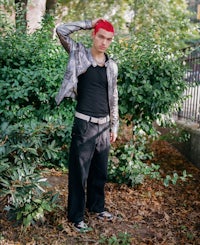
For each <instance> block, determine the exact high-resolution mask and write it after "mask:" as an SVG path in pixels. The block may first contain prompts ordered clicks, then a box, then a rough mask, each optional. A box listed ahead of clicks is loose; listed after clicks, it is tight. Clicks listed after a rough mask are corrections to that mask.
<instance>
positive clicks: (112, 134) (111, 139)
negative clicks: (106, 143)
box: [110, 132, 117, 143]
mask: <svg viewBox="0 0 200 245" xmlns="http://www.w3.org/2000/svg"><path fill="white" fill-rule="evenodd" d="M116 139H117V134H115V133H113V132H111V133H110V143H113V142H115V140H116Z"/></svg>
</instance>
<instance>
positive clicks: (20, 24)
mask: <svg viewBox="0 0 200 245" xmlns="http://www.w3.org/2000/svg"><path fill="white" fill-rule="evenodd" d="M27 3H28V0H15V25H16V29H17V30H21V31H26V28H27V21H26V12H27Z"/></svg>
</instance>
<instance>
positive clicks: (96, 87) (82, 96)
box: [76, 66, 109, 117]
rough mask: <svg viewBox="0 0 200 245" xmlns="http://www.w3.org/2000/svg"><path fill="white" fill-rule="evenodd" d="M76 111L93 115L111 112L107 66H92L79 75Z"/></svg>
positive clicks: (97, 115)
mask: <svg viewBox="0 0 200 245" xmlns="http://www.w3.org/2000/svg"><path fill="white" fill-rule="evenodd" d="M77 94H78V96H77V107H76V111H78V112H81V113H83V114H86V115H89V116H93V117H105V116H107V115H108V114H109V104H108V79H107V75H106V67H105V66H103V67H101V66H96V67H93V66H90V67H89V68H88V69H87V71H86V72H85V73H83V74H81V75H80V76H79V77H78V85H77Z"/></svg>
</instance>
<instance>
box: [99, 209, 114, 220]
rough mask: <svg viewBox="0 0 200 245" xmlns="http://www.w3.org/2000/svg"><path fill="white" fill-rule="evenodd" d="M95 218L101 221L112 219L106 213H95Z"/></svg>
mask: <svg viewBox="0 0 200 245" xmlns="http://www.w3.org/2000/svg"><path fill="white" fill-rule="evenodd" d="M97 218H98V219H101V220H106V221H110V220H112V219H113V215H112V214H111V213H109V212H107V211H103V212H101V213H97Z"/></svg>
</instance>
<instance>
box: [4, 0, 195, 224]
mask: <svg viewBox="0 0 200 245" xmlns="http://www.w3.org/2000/svg"><path fill="white" fill-rule="evenodd" d="M4 2H5V1H4ZM89 2H90V5H88V7H87V8H83V7H85V5H84V4H86V6H87V4H89ZM156 2H158V1H156ZM66 3H67V4H68V9H67V11H68V12H67V14H65V16H64V17H67V18H68V19H66V18H63V20H65V21H67V20H70V21H72V20H75V18H77V13H81V14H79V17H80V19H81V18H82V19H83V18H93V17H94V16H96V15H97V14H99V13H101V14H102V15H101V16H103V17H108V16H109V17H110V19H111V20H113V22H114V23H115V24H116V28H117V33H118V35H116V38H115V40H114V42H113V43H112V46H111V48H110V50H109V54H110V55H111V56H112V57H113V58H114V59H115V60H116V61H117V62H118V65H119V82H118V88H119V109H120V116H121V119H123V120H126V121H127V122H129V123H132V126H133V135H132V138H131V141H130V143H129V144H127V145H126V146H124V147H121V148H119V149H118V150H116V151H114V155H113V157H115V158H117V159H118V161H113V158H111V160H110V165H109V172H110V173H111V177H112V178H111V179H112V180H114V179H115V180H118V182H120V183H122V182H125V183H127V184H130V185H135V184H139V183H142V182H143V181H144V177H145V175H152V172H153V171H154V170H156V171H157V170H158V167H156V166H154V165H152V166H150V168H148V166H147V164H146V160H147V159H148V158H150V157H151V154H149V152H148V149H147V147H146V146H147V143H148V142H149V139H150V138H151V137H155V135H156V131H155V130H154V128H153V122H154V121H155V120H157V119H162V118H163V115H164V114H165V115H166V113H169V112H171V110H172V109H174V105H175V104H178V101H180V100H181V98H182V93H183V91H184V88H185V83H184V80H183V75H184V67H183V62H182V57H183V53H181V52H178V50H179V49H180V48H182V47H183V41H184V40H186V38H187V37H188V35H189V34H192V33H193V31H194V27H193V26H192V25H191V23H190V21H189V17H188V11H187V9H186V5H185V1H178V0H177V1H167V3H166V2H165V1H159V4H158V5H156V4H155V2H153V1H135V2H134V3H130V2H129V1H120V2H117V5H115V2H114V1H107V2H105V1H103V2H101V4H100V3H96V2H94V1H81V2H80V1H78V2H77V1H73V3H72V1H69V2H66ZM60 4H61V3H60ZM76 4H77V5H76ZM102 4H105V6H107V7H108V9H106V11H105V12H104V11H103V13H102V11H101V10H102ZM160 4H163V6H164V7H165V10H166V14H165V15H164V12H161V13H160V6H161V5H160ZM172 5H173V15H170V13H172V11H171V8H172ZM60 6H62V5H60ZM179 6H181V11H180V8H179ZM5 7H6V6H5ZM7 7H9V6H7ZM75 7H76V8H75ZM79 9H85V11H80V12H79ZM94 9H95V11H93V10H94ZM131 9H132V10H133V11H134V12H135V15H134V18H133V17H132V19H130V23H128V24H127V23H126V21H125V20H124V19H123V18H122V16H123V14H122V13H125V12H126V11H128V10H129V11H130V10H131ZM58 10H59V9H58ZM73 10H76V11H77V12H74V11H73ZM107 10H108V11H107ZM111 10H112V11H111ZM156 10H157V11H156ZM18 11H20V10H19V9H18ZM110 11H111V12H110ZM1 12H2V11H1ZM177 12H178V13H179V14H176V13H177ZM144 16H146V18H143V17H144ZM1 17H2V19H3V20H4V21H3V22H2V23H3V25H1V29H0V32H1V33H0V34H1V36H0V47H1V48H0V97H1V101H0V125H1V128H0V156H1V164H2V166H1V168H0V171H1V179H0V186H1V189H2V190H3V192H1V194H2V195H11V194H12V191H13V190H14V193H15V194H17V195H16V196H18V197H21V196H23V195H24V196H25V198H24V199H22V202H20V205H18V204H19V202H18V201H16V202H14V197H12V198H11V200H12V201H11V204H9V205H10V206H9V208H8V211H9V210H14V213H15V214H16V213H18V215H17V216H16V217H15V218H17V217H18V218H19V219H23V223H24V224H25V225H27V224H28V225H29V224H30V223H31V222H32V221H34V220H35V219H37V218H38V217H41V216H42V215H43V214H44V212H45V211H46V210H49V209H50V208H48V205H50V204H49V199H48V198H49V197H47V196H43V192H41V193H38V191H37V188H38V186H37V182H38V178H39V177H38V175H34V173H36V172H37V171H38V169H40V167H41V166H42V167H52V166H53V167H62V168H66V167H67V155H68V149H69V144H70V139H71V136H70V132H71V126H72V123H73V112H74V105H75V102H73V101H71V100H65V101H64V102H62V104H61V105H60V106H59V107H57V106H56V104H55V99H54V98H55V94H56V93H57V91H58V89H59V86H60V84H61V81H62V79H63V74H64V71H65V68H66V63H67V60H68V56H67V54H66V53H65V52H64V50H63V48H62V47H61V46H60V44H59V42H58V40H57V39H55V40H54V39H53V38H52V36H53V35H52V29H54V27H55V22H54V21H55V19H54V18H52V17H50V16H48V15H46V16H45V17H44V19H43V23H42V27H41V29H39V30H37V31H36V32H35V33H33V34H31V35H29V34H27V33H26V31H25V29H24V25H21V28H20V25H19V23H17V28H15V26H13V25H12V23H11V24H10V25H6V23H8V21H7V16H6V15H2V16H1ZM150 17H151V18H150ZM160 18H162V21H163V22H162V23H163V24H160ZM146 19H148V20H149V19H150V20H151V21H146ZM23 23H24V22H23ZM169 23H173V25H170V24H169ZM127 26H128V28H127ZM121 28H122V30H123V35H122V32H121V31H120V29H121ZM175 30H176V31H175ZM85 34H86V33H85V32H84V33H80V35H76V37H75V38H76V39H77V41H79V40H81V41H82V42H84V43H85V44H86V45H88V43H89V41H88V38H87V37H86V36H88V32H87V35H85ZM186 34H187V35H186ZM190 36H191V37H192V35H190ZM172 40H173V41H172ZM184 45H185V43H184ZM119 163H120V164H121V165H122V166H119ZM19 170H21V171H19ZM30 173H31V174H33V175H31V176H32V180H31V181H32V182H31V183H32V184H30V186H31V188H29V187H27V188H25V190H26V191H24V186H25V185H26V184H27V179H28V183H29V181H30V178H28V177H30ZM39 173H41V172H40V171H39ZM41 174H42V173H41ZM22 176H23V178H22ZM124 176H126V177H125V178H124ZM152 176H153V175H152ZM116 177H117V178H116ZM154 177H156V178H157V177H158V175H157V174H155V176H154ZM16 181H17V183H20V185H19V186H18V185H17V186H16ZM36 193H37V195H36ZM38 195H39V196H38ZM11 196H12V195H11ZM39 198H41V200H43V199H44V200H47V202H46V203H45V205H44V206H42V203H40V206H39V207H40V208H41V209H40V211H39V215H38V213H34V212H32V210H33V209H32V208H30V206H28V207H27V203H30V200H31V203H32V206H31V207H33V206H34V204H35V200H37V199H39ZM16 210H17V211H16Z"/></svg>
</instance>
